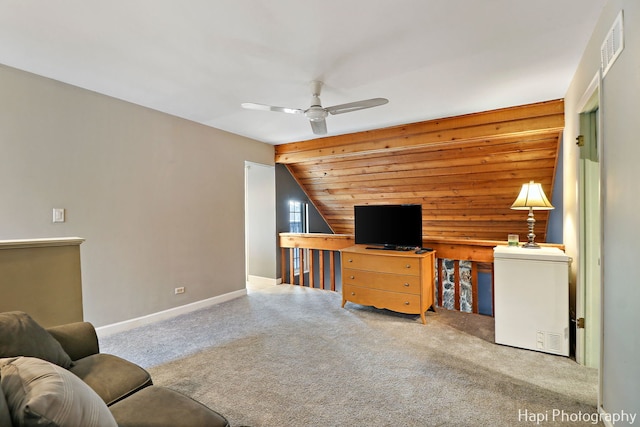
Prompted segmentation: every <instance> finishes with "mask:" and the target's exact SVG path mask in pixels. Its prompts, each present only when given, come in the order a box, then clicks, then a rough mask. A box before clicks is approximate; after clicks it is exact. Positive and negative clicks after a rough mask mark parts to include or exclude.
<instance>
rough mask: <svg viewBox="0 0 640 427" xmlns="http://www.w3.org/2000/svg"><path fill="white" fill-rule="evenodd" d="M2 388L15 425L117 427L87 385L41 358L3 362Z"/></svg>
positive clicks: (0, 376) (2, 360)
mask: <svg viewBox="0 0 640 427" xmlns="http://www.w3.org/2000/svg"><path fill="white" fill-rule="evenodd" d="M0 388H2V391H3V393H4V395H5V396H6V399H7V403H8V406H9V412H10V413H11V418H12V420H13V424H14V425H15V426H29V427H30V426H51V427H63V426H64V427H66V426H69V427H75V426H83V427H117V424H116V422H115V420H114V418H113V415H111V412H109V409H108V408H107V405H105V403H104V402H103V401H102V399H101V398H100V396H98V395H97V394H96V393H95V392H94V391H93V390H91V388H90V387H89V386H88V385H86V384H85V383H84V382H82V380H80V379H79V378H78V377H76V376H75V375H73V374H72V373H71V372H69V371H67V370H65V369H63V368H61V367H60V366H57V365H54V364H52V363H49V362H47V361H45V360H42V359H37V358H33V357H15V358H7V359H0Z"/></svg>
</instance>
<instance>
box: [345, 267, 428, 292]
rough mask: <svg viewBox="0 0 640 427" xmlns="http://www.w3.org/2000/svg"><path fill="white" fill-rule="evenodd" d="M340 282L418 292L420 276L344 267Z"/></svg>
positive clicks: (388, 289)
mask: <svg viewBox="0 0 640 427" xmlns="http://www.w3.org/2000/svg"><path fill="white" fill-rule="evenodd" d="M342 271H343V276H342V283H345V284H347V285H355V286H363V287H365V288H373V289H382V290H386V291H392V292H402V293H408V294H420V276H409V275H405V274H390V273H376V272H372V271H365V270H354V269H351V268H345V269H344V270H342Z"/></svg>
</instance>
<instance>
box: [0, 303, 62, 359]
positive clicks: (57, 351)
mask: <svg viewBox="0 0 640 427" xmlns="http://www.w3.org/2000/svg"><path fill="white" fill-rule="evenodd" d="M16 356H30V357H37V358H39V359H43V360H47V361H49V362H51V363H55V364H56V365H58V366H62V367H63V368H65V369H66V368H69V367H70V366H71V358H70V357H69V355H68V354H67V353H66V352H65V351H64V350H63V348H62V346H61V345H60V343H59V342H58V341H56V339H55V338H53V336H51V334H50V333H49V332H47V331H46V330H45V329H44V328H43V327H42V326H40V325H39V324H38V323H37V322H36V321H35V320H33V319H32V318H31V316H29V315H28V314H27V313H24V312H22V311H8V312H4V313H0V358H3V357H16Z"/></svg>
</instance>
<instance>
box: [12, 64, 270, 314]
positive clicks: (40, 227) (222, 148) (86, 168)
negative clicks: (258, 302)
mask: <svg viewBox="0 0 640 427" xmlns="http://www.w3.org/2000/svg"><path fill="white" fill-rule="evenodd" d="M0 100H1V102H0V152H1V155H0V200H1V201H2V208H1V209H0V239H21V238H41V237H63V236H80V237H83V238H85V239H86V241H85V243H83V244H82V246H81V263H82V281H83V302H84V313H85V316H84V317H85V319H86V320H88V321H91V322H93V323H94V324H95V325H96V326H102V325H108V324H112V323H115V322H119V321H124V320H128V319H132V318H136V317H140V316H144V315H148V314H152V313H156V312H158V311H162V310H166V309H169V308H173V307H177V306H181V305H184V304H188V303H191V302H195V301H200V300H204V299H207V298H210V297H215V296H219V295H223V294H226V293H229V292H233V291H238V290H243V289H244V288H245V240H244V203H245V200H244V170H245V169H244V166H245V164H244V162H245V161H253V162H256V163H262V164H271V165H273V159H274V151H273V146H271V145H268V144H263V143H260V142H257V141H254V140H250V139H247V138H244V137H240V136H237V135H233V134H229V133H226V132H223V131H220V130H216V129H213V128H210V127H206V126H202V125H199V124H196V123H193V122H189V121H186V120H183V119H179V118H176V117H173V116H169V115H166V114H163V113H159V112H157V111H153V110H149V109H146V108H143V107H140V106H136V105H133V104H129V103H126V102H123V101H120V100H117V99H113V98H109V97H106V96H102V95H99V94H96V93H94V92H90V91H86V90H83V89H80V88H77V87H73V86H69V85H66V84H63V83H60V82H57V81H53V80H49V79H46V78H42V77H39V76H35V75H32V74H29V73H25V72H22V71H18V70H15V69H12V68H8V67H4V66H0ZM52 208H65V209H67V222H65V223H62V224H53V223H52V221H51V216H52ZM178 286H185V287H186V292H185V293H184V294H182V295H174V288H175V287H178Z"/></svg>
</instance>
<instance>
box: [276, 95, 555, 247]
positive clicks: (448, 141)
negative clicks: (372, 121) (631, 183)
mask: <svg viewBox="0 0 640 427" xmlns="http://www.w3.org/2000/svg"><path fill="white" fill-rule="evenodd" d="M563 128H564V102H563V100H554V101H548V102H542V103H536V104H530V105H524V106H518V107H511V108H504V109H499V110H493V111H487V112H482V113H476V114H468V115H464V116H457V117H450V118H445V119H439V120H430V121H425V122H420V123H413V124H409V125H403V126H396V127H391V128H384V129H379V130H373V131H367V132H359V133H355V134H349V135H340V136H335V137H327V138H320V139H314V140H310V141H302V142H294V143H288V144H281V145H278V146H276V147H275V152H276V156H275V160H276V162H277V163H283V164H286V166H287V168H288V169H289V171H290V172H291V174H292V175H293V177H294V178H295V179H296V180H297V182H298V183H299V184H300V186H301V188H302V189H303V190H304V191H305V192H306V193H307V195H308V196H309V199H310V200H311V201H312V202H313V203H314V205H315V206H316V208H317V209H318V211H319V212H320V214H321V215H322V216H323V217H324V218H325V220H326V221H327V223H328V224H329V226H330V227H331V228H332V230H333V231H334V232H335V233H338V234H353V232H354V230H353V207H354V205H364V204H383V203H419V204H422V209H423V236H424V238H425V239H437V238H460V239H475V240H499V241H504V240H506V237H507V234H509V233H517V234H519V235H520V239H521V241H526V234H527V225H526V217H527V213H526V212H525V211H514V210H511V209H510V206H511V204H512V203H513V201H514V200H515V198H516V196H517V195H518V192H519V190H520V187H521V186H522V184H523V183H526V182H529V181H530V180H533V181H535V182H540V183H541V184H542V187H543V189H544V191H545V193H546V194H547V196H548V197H549V199H550V200H551V198H552V197H553V193H552V189H553V182H554V177H555V171H556V166H557V162H558V152H559V148H560V143H561V136H562V131H563ZM535 218H536V228H535V232H536V236H537V237H536V241H538V242H544V241H545V238H546V229H547V221H548V212H547V211H538V212H536V214H535Z"/></svg>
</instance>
